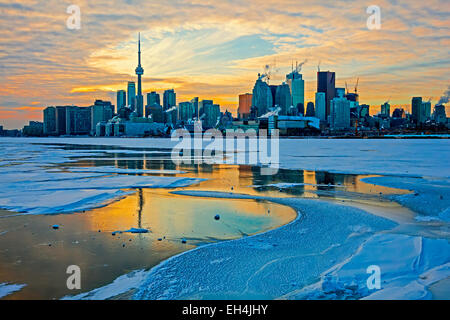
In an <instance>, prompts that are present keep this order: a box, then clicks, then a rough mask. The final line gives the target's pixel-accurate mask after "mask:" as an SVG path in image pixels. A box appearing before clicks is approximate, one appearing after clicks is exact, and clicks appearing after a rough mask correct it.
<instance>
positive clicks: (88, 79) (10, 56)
mask: <svg viewBox="0 0 450 320" xmlns="http://www.w3.org/2000/svg"><path fill="white" fill-rule="evenodd" d="M277 3H278V2H277ZM78 5H79V6H80V8H81V29H80V30H69V29H67V28H66V24H65V22H66V19H67V17H68V14H67V13H66V8H65V4H55V3H52V1H49V2H47V3H45V4H39V5H33V4H27V3H26V2H25V1H24V2H23V4H20V2H19V3H16V4H7V3H5V2H0V9H1V11H2V18H0V25H2V30H7V32H6V33H5V34H4V35H3V36H2V38H1V39H0V41H1V42H2V47H3V48H5V49H4V50H3V51H2V52H0V65H1V66H2V69H3V70H4V72H2V75H0V77H1V79H2V81H1V82H2V88H1V89H0V121H1V124H2V125H4V126H5V128H16V127H21V126H22V125H23V124H25V123H27V122H28V121H29V120H42V110H43V109H44V108H45V107H46V106H48V105H69V104H74V105H78V106H84V105H91V104H92V101H94V99H103V100H109V101H112V102H113V103H114V102H115V101H116V91H117V90H126V89H127V88H126V83H127V82H128V81H136V80H137V79H136V75H135V72H134V71H135V66H136V45H137V36H136V35H137V33H138V32H139V31H141V30H142V31H141V39H142V44H141V45H142V47H143V50H142V52H143V54H142V66H143V67H145V69H146V75H144V76H142V92H143V95H146V93H148V92H150V91H157V92H158V93H162V92H163V91H164V90H167V89H172V88H174V89H175V92H176V93H177V101H178V102H182V101H190V100H191V99H192V98H193V97H197V96H198V97H200V100H202V99H212V100H214V102H215V103H217V104H220V106H221V108H222V110H223V111H224V110H225V109H228V110H229V111H232V112H233V114H236V109H237V104H238V96H239V94H244V93H247V92H251V90H252V88H253V85H254V83H255V81H256V79H257V74H258V73H259V72H261V73H262V72H263V71H264V66H265V65H270V66H271V69H272V70H273V75H272V79H271V84H272V83H273V84H280V83H281V82H282V81H284V77H285V75H286V74H287V73H289V72H290V71H291V64H292V63H295V61H296V60H297V61H304V60H308V61H307V63H306V64H305V65H304V66H303V69H302V74H303V79H304V80H305V105H306V103H307V102H309V101H314V100H315V98H314V94H315V92H316V89H317V84H316V81H317V76H316V73H317V68H318V64H319V63H320V66H321V67H320V68H321V70H322V71H326V70H330V71H333V72H336V86H337V87H345V82H348V84H349V89H350V90H351V89H352V88H353V86H354V84H355V82H356V79H357V78H358V77H359V78H360V83H359V87H358V89H359V90H358V92H359V93H360V95H361V96H360V100H361V101H362V102H363V103H367V104H370V105H371V113H377V112H379V111H380V106H381V104H383V103H384V102H385V101H387V100H390V104H391V110H393V109H395V108H396V107H397V106H399V105H400V106H401V107H403V108H405V110H407V111H408V112H411V109H410V106H411V98H412V97H414V96H422V97H423V98H424V100H428V98H431V99H432V104H433V105H434V104H436V103H437V101H438V99H439V98H440V96H441V95H442V94H443V92H444V91H446V90H447V87H448V84H449V82H450V81H449V80H450V79H449V76H448V70H449V66H450V60H449V58H448V51H449V50H448V49H449V47H450V46H449V44H450V37H449V36H448V29H449V23H448V22H447V20H446V16H447V14H448V12H447V13H446V12H445V11H444V10H445V6H444V5H445V2H444V1H431V2H429V3H426V4H424V3H420V2H418V1H415V2H410V1H408V2H401V1H400V2H395V3H389V2H387V1H380V3H379V4H378V5H379V6H380V7H381V10H382V16H381V17H382V20H381V22H382V26H381V29H380V30H368V29H367V27H366V20H367V17H368V14H366V11H365V9H366V7H365V4H358V3H352V4H351V5H350V4H349V3H348V2H342V3H341V2H336V4H334V6H335V7H330V4H327V5H323V6H321V5H320V3H318V4H316V3H308V2H305V3H302V4H301V5H299V4H298V3H296V2H295V3H294V2H290V1H287V2H286V3H285V4H282V5H280V4H277V5H275V3H272V2H270V1H264V2H250V3H249V4H248V5H247V6H246V7H242V6H236V7H233V4H232V3H229V2H220V3H214V4H207V3H205V4H202V3H201V2H198V3H196V4H193V5H188V4H187V3H184V2H177V3H176V4H173V3H171V2H170V1H169V2H167V3H161V4H155V3H153V4H148V3H145V2H139V1H125V2H123V3H122V2H119V1H117V2H116V4H115V5H106V4H103V3H102V2H96V3H95V4H91V3H89V4H88V3H87V2H86V1H80V3H79V4H78ZM135 6H139V7H140V8H142V10H139V15H138V14H136V13H135V11H136V10H135ZM145 8H147V9H148V10H144V9H145ZM278 8H282V9H278ZM144 12H154V13H155V12H156V13H155V14H153V15H151V17H152V18H151V19H150V18H149V17H148V15H149V14H146V13H144ZM3 13H4V14H3ZM119 15H120V17H121V19H120V21H117V20H118V19H117V17H118V16H119ZM190 16H192V17H195V19H192V20H191V19H184V20H183V19H180V17H190ZM13 18H14V19H16V20H17V19H18V20H19V21H22V23H21V26H20V27H18V28H10V29H7V28H5V25H6V24H7V23H10V22H11V19H13ZM261 18H262V20H261ZM264 18H266V19H264ZM287 18H289V19H287ZM136 21H138V22H139V23H136ZM345 22H348V23H345ZM102 30H103V32H102ZM105 30H106V31H105ZM414 43H417V44H420V45H417V46H413V45H412V44H414ZM380 53H381V54H380ZM447 110H449V109H448V106H447ZM447 112H449V111H447Z"/></svg>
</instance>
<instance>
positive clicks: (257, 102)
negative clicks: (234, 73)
mask: <svg viewBox="0 0 450 320" xmlns="http://www.w3.org/2000/svg"><path fill="white" fill-rule="evenodd" d="M263 78H264V76H262V75H261V74H258V80H256V83H255V86H254V87H253V92H252V94H253V96H252V107H254V108H255V109H256V116H258V117H259V116H262V115H263V114H265V113H267V112H268V111H269V108H271V107H272V106H273V98H272V91H271V90H270V87H269V85H268V84H267V83H266V82H264V81H262V79H263Z"/></svg>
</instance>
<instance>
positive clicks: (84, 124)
mask: <svg viewBox="0 0 450 320" xmlns="http://www.w3.org/2000/svg"><path fill="white" fill-rule="evenodd" d="M91 124H92V122H91V107H75V106H70V107H66V134H67V135H85V134H89V133H90V132H91Z"/></svg>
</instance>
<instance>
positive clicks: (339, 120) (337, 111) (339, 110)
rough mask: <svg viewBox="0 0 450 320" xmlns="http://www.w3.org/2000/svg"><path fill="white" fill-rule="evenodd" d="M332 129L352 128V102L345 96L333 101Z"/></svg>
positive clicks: (331, 112)
mask: <svg viewBox="0 0 450 320" xmlns="http://www.w3.org/2000/svg"><path fill="white" fill-rule="evenodd" d="M330 108H331V109H330V128H332V129H334V130H345V129H348V128H350V101H349V100H347V98H345V97H344V96H340V97H336V98H334V99H333V100H331V106H330Z"/></svg>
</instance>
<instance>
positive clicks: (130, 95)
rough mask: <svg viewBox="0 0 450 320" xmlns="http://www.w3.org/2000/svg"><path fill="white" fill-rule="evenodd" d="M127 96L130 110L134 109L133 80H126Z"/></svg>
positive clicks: (134, 93)
mask: <svg viewBox="0 0 450 320" xmlns="http://www.w3.org/2000/svg"><path fill="white" fill-rule="evenodd" d="M127 91H128V92H127V98H128V105H129V106H130V107H131V110H135V108H136V85H135V83H134V81H128V88H127Z"/></svg>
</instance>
